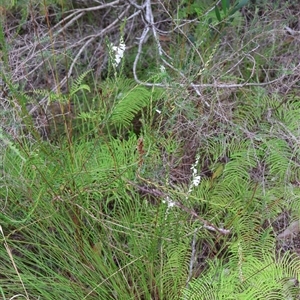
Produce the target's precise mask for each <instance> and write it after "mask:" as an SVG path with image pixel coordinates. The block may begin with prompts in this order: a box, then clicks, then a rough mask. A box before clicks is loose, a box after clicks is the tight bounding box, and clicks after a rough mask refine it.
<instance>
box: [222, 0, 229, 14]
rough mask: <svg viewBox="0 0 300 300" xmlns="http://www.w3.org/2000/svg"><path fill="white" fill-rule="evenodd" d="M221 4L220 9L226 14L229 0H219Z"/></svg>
mask: <svg viewBox="0 0 300 300" xmlns="http://www.w3.org/2000/svg"><path fill="white" fill-rule="evenodd" d="M221 4H222V10H223V12H224V14H225V15H226V14H227V10H228V9H229V0H222V1H221Z"/></svg>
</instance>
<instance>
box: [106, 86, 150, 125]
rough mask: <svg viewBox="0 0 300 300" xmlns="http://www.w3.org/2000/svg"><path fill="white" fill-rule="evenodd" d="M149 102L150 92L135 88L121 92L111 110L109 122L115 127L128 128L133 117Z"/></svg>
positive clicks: (140, 87) (139, 87) (142, 88)
mask: <svg viewBox="0 0 300 300" xmlns="http://www.w3.org/2000/svg"><path fill="white" fill-rule="evenodd" d="M149 101H150V92H149V91H148V90H147V89H146V88H144V87H142V86H135V87H133V88H132V89H130V90H129V91H125V92H121V93H120V94H119V95H118V97H117V99H116V105H115V107H114V108H113V111H112V115H111V122H112V123H113V124H115V125H123V126H128V125H129V124H130V123H131V121H132V120H133V118H134V116H135V115H136V114H137V113H138V112H139V111H140V110H141V109H142V108H143V107H145V106H146V105H147V104H149Z"/></svg>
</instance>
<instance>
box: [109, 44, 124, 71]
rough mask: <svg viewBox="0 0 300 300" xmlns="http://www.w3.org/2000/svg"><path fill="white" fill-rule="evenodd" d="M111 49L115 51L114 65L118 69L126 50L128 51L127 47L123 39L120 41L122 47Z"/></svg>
mask: <svg viewBox="0 0 300 300" xmlns="http://www.w3.org/2000/svg"><path fill="white" fill-rule="evenodd" d="M111 49H112V50H113V51H114V56H115V57H114V62H113V63H112V64H113V66H114V68H116V67H117V66H118V65H119V64H120V62H121V60H122V58H123V55H124V52H125V49H126V45H125V43H124V41H123V40H122V39H121V41H120V45H119V46H112V47H111Z"/></svg>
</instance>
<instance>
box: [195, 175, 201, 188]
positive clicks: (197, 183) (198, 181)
mask: <svg viewBox="0 0 300 300" xmlns="http://www.w3.org/2000/svg"><path fill="white" fill-rule="evenodd" d="M200 181H201V176H193V186H198V185H199V183H200Z"/></svg>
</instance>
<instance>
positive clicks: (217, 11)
mask: <svg viewBox="0 0 300 300" xmlns="http://www.w3.org/2000/svg"><path fill="white" fill-rule="evenodd" d="M215 14H216V17H217V19H218V21H219V22H221V21H222V19H221V15H220V11H219V9H218V6H217V5H216V6H215Z"/></svg>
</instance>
